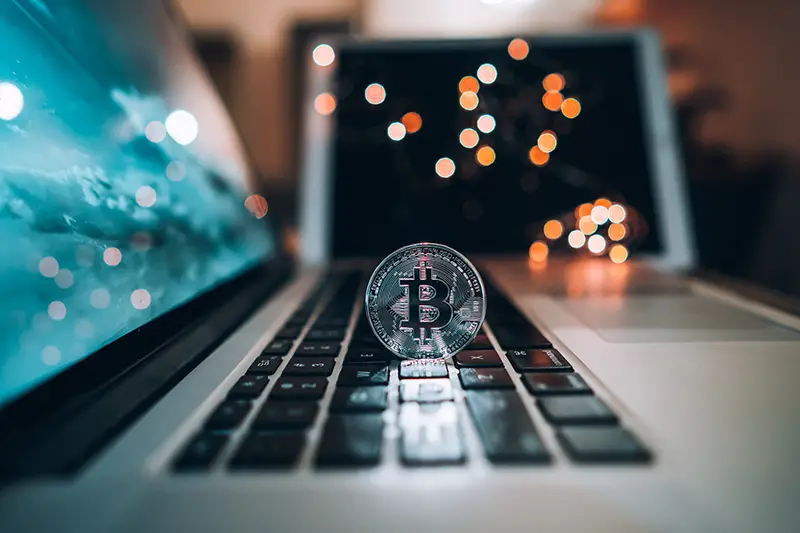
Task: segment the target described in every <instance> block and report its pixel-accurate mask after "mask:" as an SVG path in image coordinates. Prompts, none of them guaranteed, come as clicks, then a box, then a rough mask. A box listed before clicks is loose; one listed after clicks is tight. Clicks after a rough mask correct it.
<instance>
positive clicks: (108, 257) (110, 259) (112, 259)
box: [103, 246, 122, 267]
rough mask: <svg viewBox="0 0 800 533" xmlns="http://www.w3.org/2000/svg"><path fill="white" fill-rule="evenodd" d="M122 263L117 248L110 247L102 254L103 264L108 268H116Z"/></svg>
mask: <svg viewBox="0 0 800 533" xmlns="http://www.w3.org/2000/svg"><path fill="white" fill-rule="evenodd" d="M121 261H122V252H120V251H119V248H115V247H113V246H112V247H110V248H106V249H105V251H104V252H103V262H105V264H107V265H108V266H112V267H113V266H117V265H118V264H120V262H121Z"/></svg>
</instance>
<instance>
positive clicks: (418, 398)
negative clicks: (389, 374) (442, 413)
mask: <svg viewBox="0 0 800 533" xmlns="http://www.w3.org/2000/svg"><path fill="white" fill-rule="evenodd" d="M452 399H453V385H452V384H451V383H450V380H449V379H447V378H440V379H407V380H403V381H401V382H400V400H401V401H404V402H420V403H428V402H444V401H448V400H452Z"/></svg>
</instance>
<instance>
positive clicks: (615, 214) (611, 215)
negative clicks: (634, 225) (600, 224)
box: [608, 204, 627, 222]
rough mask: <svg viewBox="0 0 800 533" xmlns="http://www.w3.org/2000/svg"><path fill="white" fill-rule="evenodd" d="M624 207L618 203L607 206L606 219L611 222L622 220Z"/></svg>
mask: <svg viewBox="0 0 800 533" xmlns="http://www.w3.org/2000/svg"><path fill="white" fill-rule="evenodd" d="M626 214H627V213H625V208H624V207H622V206H621V205H619V204H614V205H612V206H611V207H609V208H608V219H609V220H610V221H611V222H622V221H623V220H625V215H626Z"/></svg>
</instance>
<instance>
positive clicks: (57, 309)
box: [47, 300, 67, 320]
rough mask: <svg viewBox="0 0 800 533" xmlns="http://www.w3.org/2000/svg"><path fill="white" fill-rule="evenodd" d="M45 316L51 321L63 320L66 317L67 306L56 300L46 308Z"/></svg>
mask: <svg viewBox="0 0 800 533" xmlns="http://www.w3.org/2000/svg"><path fill="white" fill-rule="evenodd" d="M47 314H48V315H49V316H50V318H52V319H53V320H64V317H66V316H67V306H66V305H64V302H59V301H58V300H56V301H54V302H50V305H48V306H47Z"/></svg>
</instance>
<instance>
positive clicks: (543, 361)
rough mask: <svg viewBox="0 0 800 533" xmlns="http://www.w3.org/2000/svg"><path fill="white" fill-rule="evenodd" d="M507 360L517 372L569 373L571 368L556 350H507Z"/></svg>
mask: <svg viewBox="0 0 800 533" xmlns="http://www.w3.org/2000/svg"><path fill="white" fill-rule="evenodd" d="M506 355H507V356H508V360H509V361H511V364H512V365H513V366H514V368H516V369H517V370H518V371H519V372H571V371H572V366H570V364H569V363H568V362H567V361H566V360H564V357H563V356H562V355H561V354H560V353H558V350H555V349H552V348H550V349H548V350H509V351H507V352H506Z"/></svg>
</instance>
